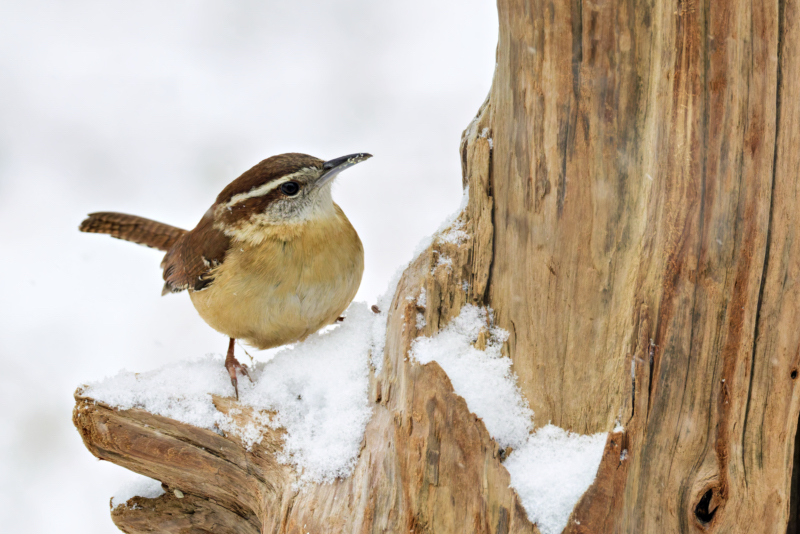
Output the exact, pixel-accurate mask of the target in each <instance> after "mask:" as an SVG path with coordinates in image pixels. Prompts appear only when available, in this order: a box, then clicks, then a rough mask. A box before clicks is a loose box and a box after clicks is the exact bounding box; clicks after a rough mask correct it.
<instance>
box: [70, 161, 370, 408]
mask: <svg viewBox="0 0 800 534" xmlns="http://www.w3.org/2000/svg"><path fill="white" fill-rule="evenodd" d="M369 157H371V156H370V155H369V154H353V155H350V156H344V157H342V158H336V159H334V160H330V161H323V160H321V159H318V158H315V157H312V156H308V155H306V154H296V153H291V154H281V155H279V156H273V157H271V158H268V159H265V160H264V161H262V162H261V163H259V164H258V165H255V166H254V167H253V168H251V169H250V170H248V171H247V172H245V173H244V174H242V175H241V176H240V177H239V178H237V179H236V180H234V181H233V182H231V183H230V184H229V185H228V186H227V187H225V189H223V190H222V192H221V193H220V194H219V195H218V196H217V199H216V201H215V202H214V204H213V205H212V206H211V207H210V208H209V209H208V211H206V213H205V214H204V215H203V217H202V218H201V219H200V222H199V223H198V224H197V226H195V228H194V229H192V230H190V231H188V232H187V231H186V230H182V229H180V228H176V227H174V226H170V225H168V224H163V223H159V222H156V221H152V220H150V219H145V218H143V217H137V216H134V215H125V214H123V213H111V212H101V213H93V214H91V215H89V218H87V219H86V220H85V221H83V223H81V226H80V230H81V231H82V232H91V233H101V234H109V235H111V236H113V237H116V238H118V239H124V240H127V241H132V242H134V243H139V244H142V245H147V246H149V247H153V248H157V249H159V250H163V251H165V252H166V254H165V255H164V259H163V261H162V262H161V267H162V268H163V270H164V272H163V277H164V282H165V283H164V289H163V291H162V295H164V294H167V293H176V292H179V291H184V290H188V292H189V295H190V297H191V299H192V303H193V304H194V307H195V309H196V310H197V311H198V313H199V314H200V316H201V317H202V318H203V319H204V320H205V321H206V322H207V323H208V324H209V325H210V326H211V327H212V328H214V329H215V330H217V331H219V332H222V333H223V334H225V335H227V336H228V337H230V338H231V339H230V344H229V346H228V355H227V358H226V360H225V367H226V368H227V369H228V373H229V374H230V377H231V383H232V384H233V386H234V388H235V389H236V393H237V397H238V388H237V379H236V371H237V370H239V371H241V372H243V373H244V374H247V370H246V367H245V366H243V365H241V364H240V363H239V362H238V361H236V358H235V357H234V355H233V346H234V345H233V340H234V339H242V340H243V341H245V342H247V343H249V344H251V345H254V346H256V347H258V348H261V349H266V348H270V347H275V346H278V345H283V344H286V343H293V342H296V341H302V340H303V339H305V338H306V337H307V336H309V335H311V334H312V333H314V332H316V331H318V330H319V329H320V328H322V327H324V326H326V325H328V324H332V323H333V322H335V321H336V320H337V319H338V318H339V316H340V314H341V313H342V312H343V311H344V310H345V308H347V306H348V305H349V304H350V301H351V300H352V299H353V297H354V296H355V294H356V291H357V290H358V286H359V284H360V282H361V275H362V273H363V270H364V251H363V248H362V246H361V240H360V239H359V238H358V234H357V233H356V231H355V229H354V228H353V227H352V225H351V224H350V221H348V220H347V217H346V216H345V214H344V212H342V210H341V208H339V206H337V205H336V204H335V203H334V202H333V199H332V197H331V187H330V185H331V183H332V180H333V178H334V177H336V176H337V175H338V174H339V173H340V172H341V171H343V170H345V169H347V168H349V167H351V166H353V165H355V164H357V163H359V162H361V161H364V160H365V159H367V158H369Z"/></svg>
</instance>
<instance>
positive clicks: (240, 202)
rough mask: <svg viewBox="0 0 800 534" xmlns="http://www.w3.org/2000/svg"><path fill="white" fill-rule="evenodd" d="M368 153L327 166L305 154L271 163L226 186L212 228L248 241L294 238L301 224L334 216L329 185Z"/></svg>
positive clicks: (214, 211) (285, 156) (212, 212)
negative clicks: (268, 237) (272, 236)
mask: <svg viewBox="0 0 800 534" xmlns="http://www.w3.org/2000/svg"><path fill="white" fill-rule="evenodd" d="M371 157H372V156H371V155H370V154H351V155H349V156H343V157H341V158H336V159H332V160H329V161H323V160H321V159H318V158H315V157H313V156H309V155H306V154H296V153H289V154H281V155H278V156H273V157H271V158H267V159H265V160H264V161H262V162H261V163H259V164H258V165H256V166H255V167H253V168H252V169H250V170H248V171H247V172H245V173H244V174H242V175H241V176H240V177H239V178H237V179H236V180H234V181H233V182H231V183H230V184H228V186H227V187H226V188H225V189H223V190H222V192H221V193H220V194H219V196H218V197H217V201H216V202H215V203H214V205H213V206H212V208H211V210H209V212H210V213H209V214H210V215H213V217H214V227H215V228H217V229H219V230H221V231H223V232H224V233H225V234H226V235H228V236H230V237H234V238H237V239H240V240H244V241H257V242H258V241H261V240H262V239H264V237H265V235H266V234H269V233H275V232H276V231H278V232H279V233H280V234H286V235H291V234H294V233H296V230H299V229H300V228H302V226H303V225H305V224H308V223H313V222H314V221H318V220H322V219H325V218H327V217H333V216H335V209H334V204H333V198H332V197H331V184H332V183H333V179H334V178H335V177H336V176H337V175H338V174H339V173H340V172H342V171H343V170H345V169H347V168H349V167H352V166H353V165H355V164H357V163H360V162H362V161H364V160H366V159H369V158H371Z"/></svg>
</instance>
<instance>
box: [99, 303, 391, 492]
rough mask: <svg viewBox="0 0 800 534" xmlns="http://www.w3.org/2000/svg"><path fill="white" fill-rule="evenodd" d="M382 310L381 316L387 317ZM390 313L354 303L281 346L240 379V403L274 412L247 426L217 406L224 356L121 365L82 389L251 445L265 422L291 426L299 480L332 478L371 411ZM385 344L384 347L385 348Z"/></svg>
mask: <svg viewBox="0 0 800 534" xmlns="http://www.w3.org/2000/svg"><path fill="white" fill-rule="evenodd" d="M382 316H383V317H382ZM381 320H382V321H383V323H384V324H385V315H383V314H380V315H379V314H374V313H373V312H372V311H370V310H369V309H368V308H367V306H366V304H364V303H353V304H352V305H351V306H350V308H348V310H347V314H346V319H345V320H344V322H343V323H342V324H341V325H339V326H336V327H334V328H331V329H329V330H327V331H325V332H322V333H319V334H314V335H312V336H310V337H309V338H308V339H306V340H305V341H304V342H302V343H298V344H296V345H293V346H290V347H286V348H284V349H282V350H280V351H279V352H278V353H277V354H276V355H275V357H274V358H273V359H272V360H270V361H269V362H266V363H258V364H257V365H256V366H255V367H254V368H253V369H251V370H250V374H251V376H252V378H253V382H252V383H251V382H250V381H249V380H247V379H246V378H241V379H240V380H239V397H240V401H241V404H242V406H249V407H252V408H255V409H256V410H268V411H275V412H277V415H276V416H275V417H274V418H272V419H270V417H268V416H266V415H264V416H262V417H256V418H255V420H254V421H252V423H250V424H248V425H247V426H246V427H245V428H241V427H236V425H235V424H234V423H233V419H232V418H231V417H230V416H228V415H225V414H223V413H221V412H219V411H217V409H216V408H215V407H214V404H213V402H212V394H213V395H220V396H231V395H232V394H233V387H232V386H231V383H230V379H229V378H228V375H227V371H226V370H225V368H224V367H223V361H224V360H223V358H222V357H221V356H206V357H204V358H200V359H197V360H194V361H186V362H180V363H175V364H171V365H166V366H164V367H162V368H160V369H156V370H154V371H149V372H146V373H131V372H128V371H122V372H120V373H119V374H117V375H116V376H113V377H110V378H106V379H104V380H102V381H99V382H95V383H91V384H89V385H88V386H87V387H86V388H85V390H84V395H86V396H88V397H91V398H93V399H95V400H96V401H99V402H102V403H104V404H107V405H110V406H113V407H116V408H120V409H130V408H140V409H143V410H146V411H148V412H150V413H153V414H157V415H162V416H165V417H170V418H172V419H176V420H178V421H181V422H184V423H188V424H191V425H194V426H197V427H201V428H206V429H210V430H214V431H220V430H225V431H229V432H230V431H233V433H234V434H236V435H237V436H239V437H240V439H241V440H242V442H243V443H244V444H245V445H246V446H248V447H252V446H253V445H254V444H255V443H258V442H259V441H260V440H261V438H262V433H263V431H264V429H265V428H266V427H274V426H282V427H284V428H285V429H286V432H287V434H286V437H285V443H284V449H283V453H282V454H281V456H280V457H279V460H280V461H282V462H284V463H287V464H291V465H294V466H295V467H296V468H297V469H298V471H299V472H300V473H301V480H302V481H312V482H329V481H332V480H333V479H335V478H337V477H345V476H347V475H349V474H350V472H351V471H352V468H353V466H354V465H355V462H356V459H357V456H358V452H359V448H360V445H361V440H362V438H363V434H364V429H365V427H366V425H367V422H368V421H369V418H370V415H371V413H372V410H371V407H370V405H369V400H368V388H369V353H370V352H371V351H373V352H374V351H375V350H376V340H375V339H374V336H373V332H374V331H375V330H377V328H376V327H375V323H376V322H380V321H381ZM381 351H382V348H381Z"/></svg>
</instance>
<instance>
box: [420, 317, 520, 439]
mask: <svg viewBox="0 0 800 534" xmlns="http://www.w3.org/2000/svg"><path fill="white" fill-rule="evenodd" d="M490 323H491V317H490V316H489V315H488V314H487V312H486V310H484V309H482V308H479V307H477V306H473V305H470V304H468V305H466V306H464V307H463V308H461V313H460V314H459V315H458V317H456V318H455V319H453V320H452V321H451V322H450V324H448V325H447V327H445V329H444V330H441V331H440V332H439V333H438V334H437V335H436V336H434V337H420V338H418V339H416V340H415V341H414V344H413V345H412V347H411V351H410V355H411V357H412V358H413V359H415V360H416V361H418V362H419V363H422V364H425V363H429V362H431V361H434V360H435V361H436V362H437V363H438V364H439V365H440V366H441V368H442V369H443V370H444V372H445V373H447V376H448V377H450V382H451V383H452V384H453V389H454V390H455V392H456V393H458V394H459V395H461V396H462V397H464V399H465V400H466V401H467V405H468V406H469V409H470V410H471V411H472V412H474V413H475V414H476V415H477V416H478V417H480V418H481V419H483V422H484V424H485V425H486V429H487V430H488V431H489V434H491V435H492V437H494V438H495V440H497V442H498V443H499V444H500V446H501V447H509V446H511V447H514V448H519V447H521V446H522V445H523V444H524V443H525V441H526V439H527V438H528V434H529V433H530V431H531V430H532V428H533V412H532V411H531V409H530V408H529V407H528V403H527V402H526V401H525V400H524V398H523V397H522V393H521V392H520V390H519V388H518V387H517V384H516V377H515V376H514V374H513V373H512V371H511V359H509V358H505V357H503V356H502V355H501V354H500V347H501V346H502V344H503V343H504V342H505V340H506V339H508V332H506V331H505V330H503V329H501V328H497V327H495V326H491V324H490ZM481 333H483V335H485V336H486V350H478V349H476V348H475V347H474V346H473V343H475V341H477V339H478V337H479V336H480V335H481Z"/></svg>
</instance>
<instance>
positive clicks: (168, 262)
mask: <svg viewBox="0 0 800 534" xmlns="http://www.w3.org/2000/svg"><path fill="white" fill-rule="evenodd" d="M229 246H230V238H228V236H226V235H225V234H223V233H222V232H220V231H219V230H216V229H215V228H214V217H213V215H212V210H208V211H207V212H206V214H205V215H204V216H203V218H202V219H200V222H199V223H198V224H197V226H196V227H195V228H194V230H192V231H190V232H187V233H185V234H184V235H183V236H181V237H180V238H179V239H178V240H177V241H176V243H175V245H174V246H173V247H172V248H171V249H170V250H169V252H167V254H166V255H165V256H164V260H163V261H162V262H161V266H162V267H163V268H164V282H165V283H164V290H163V291H162V292H161V294H162V295H166V294H167V293H177V292H179V291H183V290H184V289H191V290H193V291H201V290H203V289H205V288H207V287H208V286H209V285H210V284H211V282H213V281H214V279H213V277H212V274H211V271H212V270H213V269H214V267H216V266H218V265H219V264H221V263H222V262H223V261H224V260H225V253H226V252H227V251H228V247H229Z"/></svg>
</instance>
